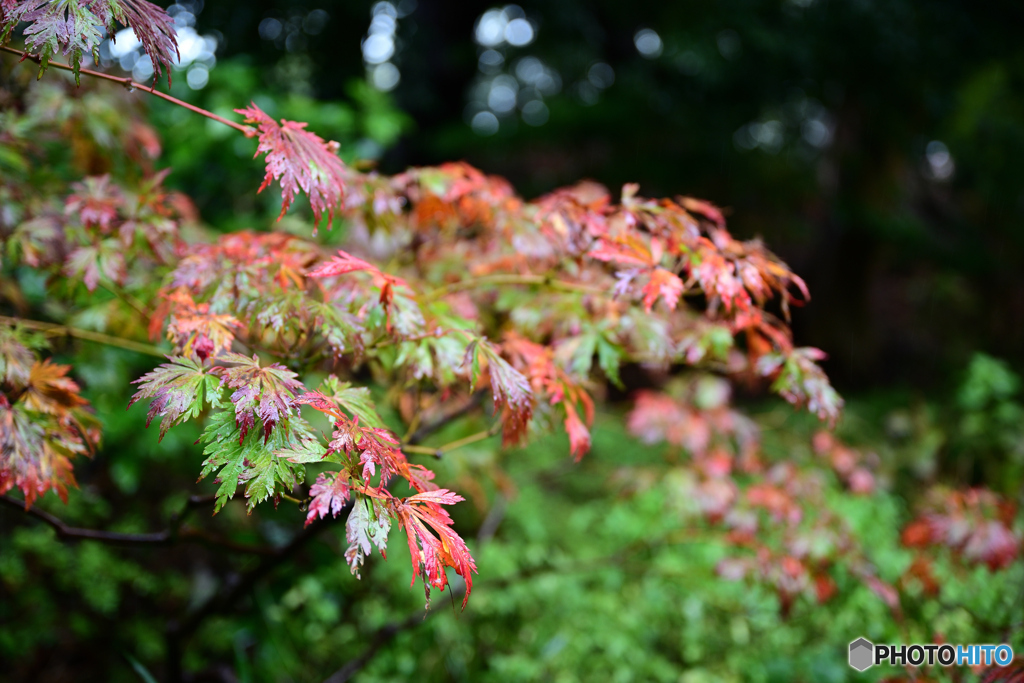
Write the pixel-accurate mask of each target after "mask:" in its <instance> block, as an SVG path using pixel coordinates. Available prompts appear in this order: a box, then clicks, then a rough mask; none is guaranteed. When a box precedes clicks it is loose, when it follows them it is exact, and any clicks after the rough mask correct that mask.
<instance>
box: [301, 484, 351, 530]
mask: <svg viewBox="0 0 1024 683" xmlns="http://www.w3.org/2000/svg"><path fill="white" fill-rule="evenodd" d="M309 495H311V496H312V497H313V500H312V501H311V502H310V503H309V514H308V515H306V526H309V525H310V524H311V523H312V522H313V520H314V519H316V518H317V517H320V518H321V519H322V518H324V517H326V516H327V513H328V512H329V513H331V515H332V516H333V517H337V516H338V513H339V512H341V509H342V508H343V507H344V506H345V503H347V502H348V498H349V486H348V475H346V474H345V473H343V472H321V473H320V474H319V475H318V476H317V478H316V483H315V484H313V485H312V486H311V487H310V488H309Z"/></svg>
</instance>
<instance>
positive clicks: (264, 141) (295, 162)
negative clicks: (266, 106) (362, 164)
mask: <svg viewBox="0 0 1024 683" xmlns="http://www.w3.org/2000/svg"><path fill="white" fill-rule="evenodd" d="M235 111H236V112H238V113H239V114H242V115H243V116H245V122H246V123H255V124H256V125H257V127H258V128H259V136H260V143H259V147H257V149H256V156H259V155H260V154H261V153H263V154H266V155H267V159H266V161H267V173H266V175H265V176H264V178H263V184H262V185H260V189H259V191H260V192H262V191H263V190H264V188H266V187H267V186H268V185H270V182H271V181H272V180H279V181H280V183H281V199H282V205H281V216H283V215H284V214H285V212H286V211H287V210H288V207H290V206H291V205H292V201H293V200H294V199H295V195H297V194H299V191H300V190H301V191H302V192H304V193H306V195H307V196H308V197H309V204H310V206H311V207H312V209H313V221H314V224H315V225H319V224H320V218H321V216H322V215H323V214H324V213H325V212H326V213H327V227H328V228H330V227H331V222H332V221H333V220H334V211H335V209H336V208H338V207H341V206H343V204H344V193H345V164H343V163H342V161H341V159H339V158H338V154H337V151H338V143H336V142H324V141H323V139H322V138H320V137H319V136H317V135H315V134H313V133H310V132H309V131H307V130H305V128H306V125H307V124H305V123H297V122H295V121H286V120H284V119H281V123H280V124H278V123H277V122H276V121H274V119H272V118H270V117H269V116H267V115H266V114H265V113H263V111H262V110H261V109H260V108H259V107H257V106H256V104H255V103H253V104H252V105H251V106H250V107H248V108H246V109H236V110H235ZM278 219H279V220H280V216H278Z"/></svg>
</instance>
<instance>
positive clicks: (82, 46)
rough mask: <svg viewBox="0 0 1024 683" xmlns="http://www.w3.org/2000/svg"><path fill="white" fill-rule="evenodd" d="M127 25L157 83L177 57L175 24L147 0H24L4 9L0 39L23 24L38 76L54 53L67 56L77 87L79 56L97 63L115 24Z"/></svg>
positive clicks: (4, 39)
mask: <svg viewBox="0 0 1024 683" xmlns="http://www.w3.org/2000/svg"><path fill="white" fill-rule="evenodd" d="M115 19H116V20H117V21H118V22H120V23H121V24H124V25H126V26H129V27H130V28H131V29H132V30H133V31H134V32H135V35H136V36H137V37H138V39H139V41H140V42H141V43H142V46H143V49H144V50H145V51H146V54H147V55H149V57H150V59H151V60H152V63H153V69H154V71H155V74H156V78H155V79H154V80H156V79H157V78H159V77H160V75H161V74H162V73H163V71H162V68H163V67H166V68H167V72H168V83H169V82H170V67H171V63H172V62H176V61H177V59H178V45H177V38H176V34H175V31H174V21H173V20H172V19H171V17H170V16H169V15H168V14H167V12H165V11H164V10H163V9H161V8H160V7H157V6H156V5H154V4H152V3H150V2H147V1H146V0H28V1H27V2H21V3H14V4H13V5H11V6H8V7H5V8H4V11H3V12H2V13H0V20H2V25H0V41H6V39H7V36H8V35H10V31H11V30H12V29H13V28H14V27H15V26H16V25H17V24H18V23H19V22H21V21H24V22H27V23H28V24H29V25H28V26H27V27H26V28H25V31H24V35H25V45H26V46H27V47H28V48H29V49H31V50H34V51H36V52H38V53H39V57H40V71H39V73H40V75H42V73H43V72H44V71H45V70H46V67H47V65H48V64H49V61H50V59H51V58H52V57H53V56H54V55H56V54H58V53H62V54H64V55H70V56H71V66H72V70H73V71H74V74H75V83H79V69H80V66H81V62H82V56H83V55H85V54H91V55H93V58H94V59H95V60H96V61H99V54H98V48H99V44H100V42H101V41H102V40H103V38H104V34H105V33H107V32H110V31H109V29H112V28H113V20H115Z"/></svg>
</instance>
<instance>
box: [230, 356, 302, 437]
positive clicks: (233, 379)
mask: <svg viewBox="0 0 1024 683" xmlns="http://www.w3.org/2000/svg"><path fill="white" fill-rule="evenodd" d="M218 362H219V363H221V364H231V365H234V366H235V367H232V368H228V369H226V370H224V369H222V371H221V372H222V376H223V380H224V384H226V385H227V386H228V387H230V388H232V389H234V390H235V392H234V393H233V394H231V402H232V403H234V404H235V420H236V422H237V424H238V428H239V432H240V434H241V436H240V438H241V439H244V438H245V437H246V435H247V434H248V433H249V430H250V429H252V428H253V427H254V426H255V418H256V417H259V418H260V420H261V421H262V422H263V436H264V439H269V438H270V432H271V431H272V430H273V429H274V425H276V424H277V423H278V422H280V421H281V420H282V419H284V418H286V417H287V416H288V415H290V414H291V413H292V410H293V408H294V405H295V396H296V394H297V393H298V392H300V391H301V390H302V383H301V382H299V381H297V380H296V377H297V375H296V374H295V373H294V372H292V371H291V370H289V369H288V368H286V367H284V366H283V365H281V364H279V363H273V364H271V365H268V366H267V367H265V368H264V367H260V360H259V357H257V356H256V355H255V354H254V355H253V357H252V358H249V357H248V356H243V355H242V354H239V353H226V354H224V355H222V356H220V357H219V358H218Z"/></svg>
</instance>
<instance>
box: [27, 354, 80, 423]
mask: <svg viewBox="0 0 1024 683" xmlns="http://www.w3.org/2000/svg"><path fill="white" fill-rule="evenodd" d="M70 369H71V366H69V365H57V364H55V363H52V362H50V360H49V359H47V360H44V361H42V362H38V361H37V362H36V363H34V364H33V365H32V369H31V370H29V374H28V382H27V383H26V385H25V390H24V392H23V393H22V395H21V398H20V399H19V400H20V401H21V402H23V403H24V404H25V406H26V407H27V408H28V409H29V410H34V411H37V412H40V413H46V414H49V415H64V414H66V413H67V412H68V411H71V410H73V409H75V408H79V407H81V406H84V405H86V404H87V403H88V401H86V400H85V399H84V398H82V397H81V396H79V395H78V392H79V387H78V383H77V382H75V381H74V380H73V379H71V378H70V377H68V376H67V374H68V370H70Z"/></svg>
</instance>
